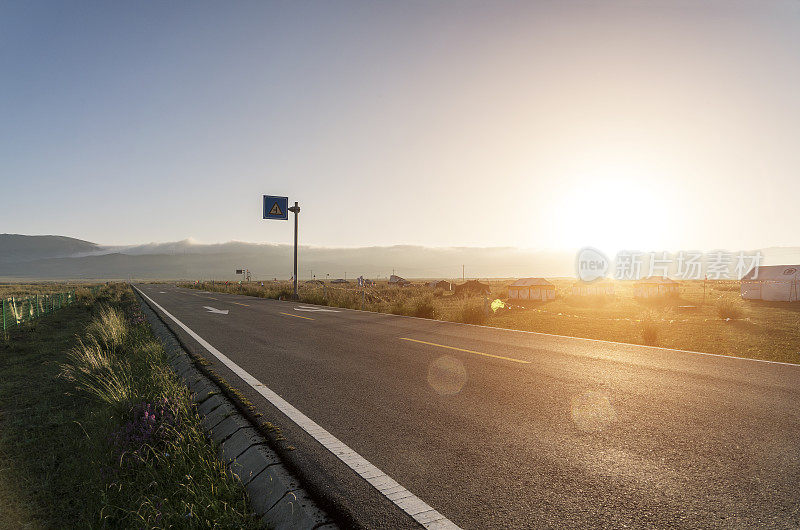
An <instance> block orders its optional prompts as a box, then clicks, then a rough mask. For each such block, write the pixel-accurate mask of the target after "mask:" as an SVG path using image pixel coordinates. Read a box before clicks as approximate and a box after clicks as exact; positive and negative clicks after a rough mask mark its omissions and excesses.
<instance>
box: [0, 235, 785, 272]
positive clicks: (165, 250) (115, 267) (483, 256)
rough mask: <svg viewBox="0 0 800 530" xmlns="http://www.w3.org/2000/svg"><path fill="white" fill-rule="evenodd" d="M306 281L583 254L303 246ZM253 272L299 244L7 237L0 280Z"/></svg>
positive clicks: (287, 260)
mask: <svg viewBox="0 0 800 530" xmlns="http://www.w3.org/2000/svg"><path fill="white" fill-rule="evenodd" d="M761 252H762V254H763V258H764V259H763V261H762V265H788V264H800V247H773V248H766V249H762V251H761ZM299 259H300V263H299V269H300V274H299V276H300V279H301V280H303V279H310V278H311V273H312V271H313V273H314V275H315V276H316V278H318V279H325V278H326V277H327V278H330V279H334V278H342V277H344V276H345V275H346V276H347V278H355V277H357V276H359V275H364V276H365V277H367V278H376V277H380V278H388V277H389V275H391V274H392V273H396V274H398V275H400V276H403V277H406V278H460V277H461V266H462V265H464V266H465V274H466V276H467V277H468V278H519V277H526V276H544V277H556V276H574V274H575V268H574V267H575V253H573V252H556V251H533V250H520V249H515V248H511V247H487V248H480V247H449V248H448V247H436V248H431V247H422V246H415V245H396V246H388V247H358V248H325V247H301V248H300V251H299ZM242 268H246V269H250V271H251V273H252V276H253V279H256V280H265V279H266V280H270V279H272V278H278V279H288V278H289V277H290V276H291V271H292V247H291V246H290V245H272V244H256V243H244V242H240V241H230V242H228V243H219V244H211V245H205V244H198V243H196V242H194V241H192V240H191V239H187V240H183V241H176V242H172V243H149V244H144V245H133V246H103V245H98V244H96V243H90V242H88V241H83V240H80V239H73V238H69V237H60V236H22V235H15V234H0V278H10V279H17V278H18V279H51V278H52V279H81V278H82V279H127V278H136V279H221V280H234V279H237V278H239V277H237V276H236V275H235V274H234V271H235V269H242Z"/></svg>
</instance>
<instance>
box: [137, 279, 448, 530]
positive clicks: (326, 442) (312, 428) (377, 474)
mask: <svg viewBox="0 0 800 530" xmlns="http://www.w3.org/2000/svg"><path fill="white" fill-rule="evenodd" d="M133 287H134V289H136V290H137V291H139V294H141V295H142V296H144V297H145V298H147V299H148V300H150V302H152V303H153V305H155V306H156V307H157V308H158V309H159V310H161V312H162V313H164V314H165V315H166V316H168V317H169V318H170V319H171V320H172V321H173V322H175V323H176V324H177V325H179V326H180V327H181V328H182V329H183V330H184V331H185V332H186V333H188V334H189V335H190V336H191V337H192V338H193V339H194V340H196V341H197V342H199V343H200V345H201V346H202V347H203V348H205V349H206V350H208V352H209V353H210V354H211V355H213V356H214V357H216V358H217V359H219V360H220V362H222V364H224V365H225V366H227V367H228V368H230V369H231V371H233V373H235V374H236V375H237V376H239V377H240V378H241V379H242V380H243V381H244V382H245V383H247V384H248V385H250V386H251V387H252V388H253V389H254V390H255V391H256V392H258V393H259V394H261V395H262V396H263V397H264V398H266V400H267V401H269V402H270V403H272V404H273V405H274V406H275V407H276V408H277V409H278V410H280V411H281V412H283V413H284V414H285V415H286V416H287V417H288V418H289V419H290V420H292V421H293V422H295V423H296V424H297V425H298V426H299V427H300V428H301V429H303V430H304V431H306V433H308V434H309V435H310V436H311V437H312V438H314V439H315V440H317V441H318V442H319V443H321V444H322V445H323V447H325V449H327V450H328V451H330V452H331V453H333V455H334V456H336V458H338V459H339V460H340V461H341V462H343V463H344V464H345V465H347V467H349V468H350V469H352V470H353V471H355V472H356V473H357V474H358V475H359V476H361V477H362V478H364V480H366V481H367V482H368V483H369V484H370V485H372V486H373V487H374V488H375V489H377V490H378V491H379V492H380V493H381V495H383V496H384V497H386V498H387V499H388V500H390V501H391V502H392V503H394V505H395V506H397V507H398V508H400V509H401V510H403V511H404V512H405V513H406V514H408V515H409V516H410V517H412V518H413V519H414V520H415V521H417V522H418V523H419V524H420V525H422V526H423V527H424V528H434V527H435V528H449V529H458V528H459V527H458V526H457V525H456V524H455V523H453V522H452V521H450V520H449V519H447V518H446V517H445V516H444V515H442V514H441V513H439V512H437V511H436V510H434V509H433V508H431V507H430V506H429V505H428V504H426V503H425V502H424V501H423V500H422V499H420V498H419V497H417V496H416V495H414V494H413V493H411V492H410V491H408V490H407V489H405V488H403V487H402V486H400V484H399V483H398V482H396V481H395V480H394V479H392V478H391V477H389V476H388V475H387V474H386V473H384V472H383V471H381V470H380V469H378V468H377V467H375V466H374V465H372V464H371V463H370V462H369V461H368V460H367V459H366V458H364V457H363V456H361V455H359V454H358V453H356V452H355V451H353V450H352V449H350V448H349V447H348V446H347V445H345V444H344V443H343V442H341V441H340V440H338V439H337V438H336V437H335V436H333V435H332V434H331V433H329V432H328V431H326V430H325V429H324V428H322V427H321V426H320V425H319V424H317V423H316V422H314V421H313V420H312V419H311V418H309V417H308V416H306V415H305V414H303V413H302V412H300V411H299V410H297V409H296V408H294V406H292V405H291V404H290V403H289V402H288V401H286V400H285V399H283V398H282V397H280V396H279V395H278V394H276V393H275V392H273V391H272V390H270V389H269V388H267V387H266V386H265V385H264V384H263V383H261V382H260V381H259V380H258V379H256V378H255V377H253V376H252V375H250V374H249V373H247V372H246V371H245V370H244V369H243V368H241V367H240V366H239V365H238V364H236V363H235V362H233V361H232V360H230V359H229V358H228V357H226V356H225V355H224V354H223V353H222V352H220V351H219V350H218V349H216V348H215V347H214V346H212V345H211V344H209V343H208V342H207V341H206V340H205V339H203V338H202V337H201V336H200V335H198V334H197V333H195V332H194V331H192V330H191V329H189V327H188V326H187V325H186V324H184V323H183V322H181V321H180V320H178V319H177V318H175V317H174V316H172V315H171V314H170V313H169V311H167V310H166V309H164V308H163V307H161V306H160V305H158V303H156V301H155V300H153V299H152V298H150V297H149V296H147V295H146V294H144V293H143V292H142V291H141V290H140V289H139V288H138V287H136V286H133ZM343 451H346V455H343V454H340V453H342V452H343ZM343 456H344V457H346V458H343ZM376 484H377V485H376ZM400 492H402V493H403V495H399V497H402V498H401V499H398V500H393V498H397V497H398V495H397V494H398V493H400ZM406 494H407V495H406ZM389 495H391V497H390V496H389Z"/></svg>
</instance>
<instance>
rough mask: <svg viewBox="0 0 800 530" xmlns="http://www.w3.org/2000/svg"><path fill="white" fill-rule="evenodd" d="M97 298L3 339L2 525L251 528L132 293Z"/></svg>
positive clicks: (233, 484) (118, 290)
mask: <svg viewBox="0 0 800 530" xmlns="http://www.w3.org/2000/svg"><path fill="white" fill-rule="evenodd" d="M98 298H99V299H100V300H102V305H100V304H98V303H94V302H92V303H83V304H76V305H74V306H71V307H67V308H65V309H62V310H60V311H57V312H55V313H52V314H50V315H46V316H44V317H42V318H41V319H39V320H37V321H35V322H33V323H30V324H27V325H25V326H22V327H21V328H19V329H15V330H12V332H11V333H10V336H9V340H8V342H5V343H2V342H0V411H2V412H0V507H2V509H0V528H20V527H52V528H56V527H58V528H69V527H72V528H75V527H80V528H83V527H90V528H105V527H114V528H116V527H126V528H128V527H137V528H156V527H162V528H166V527H181V528H184V527H193V528H205V527H212V526H216V527H225V528H243V527H244V528H247V527H259V526H260V525H259V524H258V523H257V521H256V520H255V518H254V517H253V516H252V514H251V513H250V510H249V507H248V503H247V498H246V495H245V492H244V488H243V487H242V486H241V484H240V483H239V482H238V481H237V480H236V479H235V477H233V476H231V475H230V474H229V473H228V472H227V471H226V470H225V467H224V465H223V464H222V463H221V462H220V461H219V460H218V459H217V458H216V452H215V448H214V447H213V446H212V444H211V443H210V442H209V441H208V440H207V439H206V438H205V436H204V434H203V432H202V430H201V428H200V426H199V420H198V418H197V416H196V413H195V412H194V409H193V408H192V406H191V404H190V400H189V395H188V392H187V390H186V388H185V387H184V386H183V385H182V384H181V382H180V380H179V379H178V378H177V377H176V376H175V375H174V374H173V373H172V372H171V370H170V369H169V367H168V364H167V361H166V358H165V353H164V351H163V348H162V347H161V345H160V343H158V342H157V340H156V339H155V338H154V337H153V335H152V334H151V332H150V330H149V326H148V325H147V324H146V323H143V322H142V321H143V319H142V317H141V315H140V314H139V313H138V311H137V309H138V308H137V305H136V303H135V297H134V295H133V293H132V291H131V290H130V289H129V288H128V287H127V286H112V287H111V288H106V289H104V290H103V292H101V293H100V294H99V295H98ZM145 403H147V404H149V405H147V407H150V408H148V409H147V410H151V411H153V410H155V411H157V412H158V416H157V418H158V419H157V420H154V421H156V423H155V424H154V425H157V426H158V427H157V428H156V429H155V430H154V431H153V432H154V433H155V434H154V435H153V436H151V437H150V438H147V440H146V443H140V441H139V440H136V439H133V438H131V437H130V436H128V435H127V434H126V431H125V429H126V426H128V425H133V426H137V425H139V426H141V424H142V418H143V416H142V410H145V405H143V404H145ZM153 407H154V408H153ZM153 417H154V418H156V416H155V413H154V415H153ZM148 418H149V416H148ZM145 423H147V422H145Z"/></svg>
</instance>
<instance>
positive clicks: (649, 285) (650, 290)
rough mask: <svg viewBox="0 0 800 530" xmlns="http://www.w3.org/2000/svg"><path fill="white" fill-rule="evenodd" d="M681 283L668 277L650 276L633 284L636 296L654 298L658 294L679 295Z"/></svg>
mask: <svg viewBox="0 0 800 530" xmlns="http://www.w3.org/2000/svg"><path fill="white" fill-rule="evenodd" d="M679 287H680V285H679V284H678V282H676V281H674V280H671V279H669V278H667V277H658V276H650V277H648V278H643V279H641V280H639V281H637V282H636V283H634V284H633V296H634V297H635V298H654V297H657V296H677V295H678V292H679Z"/></svg>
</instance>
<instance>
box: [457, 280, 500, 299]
mask: <svg viewBox="0 0 800 530" xmlns="http://www.w3.org/2000/svg"><path fill="white" fill-rule="evenodd" d="M453 291H454V292H455V295H456V296H475V295H480V294H489V293H490V292H491V289H490V288H489V286H488V285H486V284H485V283H481V282H479V281H478V280H469V281H466V282H464V283H462V284H461V285H456V286H455V287H454V288H453Z"/></svg>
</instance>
